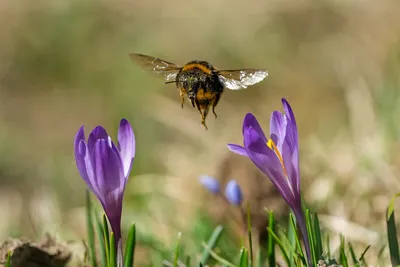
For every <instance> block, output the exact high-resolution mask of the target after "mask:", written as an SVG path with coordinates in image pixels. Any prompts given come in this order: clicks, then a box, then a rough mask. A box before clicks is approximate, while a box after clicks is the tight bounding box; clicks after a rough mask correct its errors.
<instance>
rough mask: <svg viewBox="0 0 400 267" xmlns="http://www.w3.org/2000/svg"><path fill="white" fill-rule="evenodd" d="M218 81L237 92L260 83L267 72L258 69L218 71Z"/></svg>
mask: <svg viewBox="0 0 400 267" xmlns="http://www.w3.org/2000/svg"><path fill="white" fill-rule="evenodd" d="M217 74H218V78H219V81H220V82H221V83H222V84H223V85H224V86H225V87H226V88H228V89H231V90H239V89H244V88H247V87H248V86H250V85H253V84H256V83H259V82H261V81H262V80H264V79H265V77H267V76H268V71H265V70H260V69H240V70H219V71H217Z"/></svg>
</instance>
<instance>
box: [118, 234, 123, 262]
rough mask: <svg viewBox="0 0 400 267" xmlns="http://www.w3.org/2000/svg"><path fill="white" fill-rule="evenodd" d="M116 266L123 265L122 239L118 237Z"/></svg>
mask: <svg viewBox="0 0 400 267" xmlns="http://www.w3.org/2000/svg"><path fill="white" fill-rule="evenodd" d="M117 266H118V267H124V257H123V252H122V239H121V238H120V239H119V241H118V245H117Z"/></svg>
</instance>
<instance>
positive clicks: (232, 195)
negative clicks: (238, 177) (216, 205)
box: [225, 180, 243, 206]
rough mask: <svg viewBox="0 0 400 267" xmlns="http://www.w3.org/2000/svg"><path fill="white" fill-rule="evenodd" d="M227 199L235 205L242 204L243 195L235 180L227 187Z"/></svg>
mask: <svg viewBox="0 0 400 267" xmlns="http://www.w3.org/2000/svg"><path fill="white" fill-rule="evenodd" d="M225 196H226V199H227V200H228V201H229V202H230V203H231V204H233V205H236V206H239V205H240V204H242V200H243V195H242V190H241V189H240V186H239V184H238V183H237V182H236V181H235V180H230V181H229V182H228V183H227V185H226V187H225Z"/></svg>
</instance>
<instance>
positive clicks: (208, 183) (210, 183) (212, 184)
mask: <svg viewBox="0 0 400 267" xmlns="http://www.w3.org/2000/svg"><path fill="white" fill-rule="evenodd" d="M199 180H200V183H201V184H202V185H203V186H204V187H205V188H206V189H207V190H208V191H210V192H211V193H213V194H218V193H219V192H220V191H221V186H220V184H219V181H218V180H217V179H215V178H214V177H211V176H208V175H202V176H200V177H199Z"/></svg>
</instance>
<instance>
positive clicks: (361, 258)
mask: <svg viewBox="0 0 400 267" xmlns="http://www.w3.org/2000/svg"><path fill="white" fill-rule="evenodd" d="M370 247H371V245H368V247H366V248H365V249H364V251H363V253H362V254H361V256H360V258H359V259H358V260H359V261H360V262H362V263H363V264H364V266H369V265H367V263H366V262H365V259H364V256H365V254H366V253H367V251H368V249H369V248H370ZM378 256H379V253H378Z"/></svg>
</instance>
